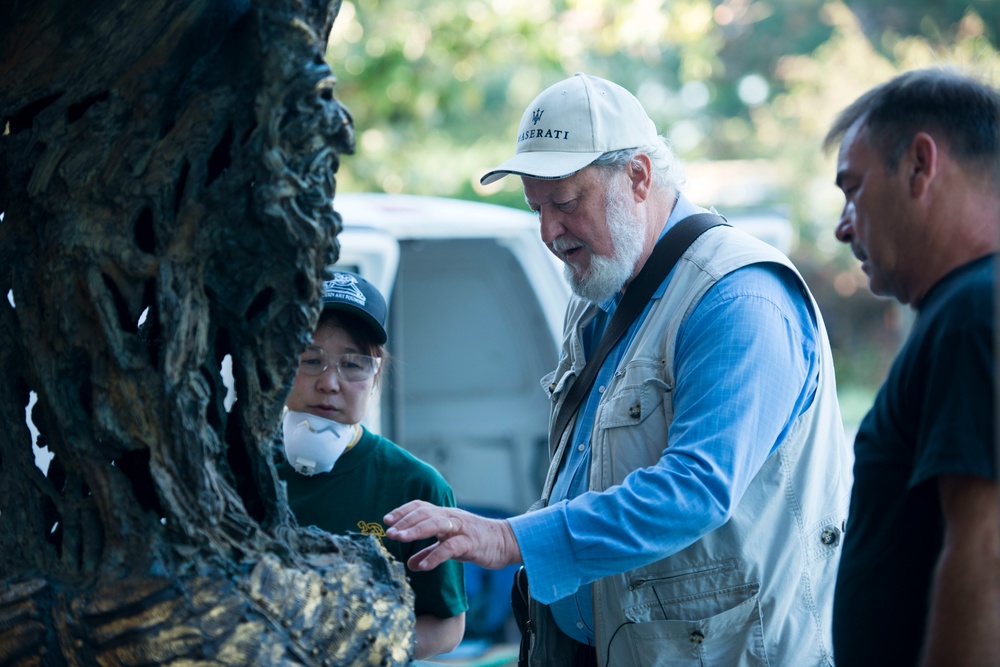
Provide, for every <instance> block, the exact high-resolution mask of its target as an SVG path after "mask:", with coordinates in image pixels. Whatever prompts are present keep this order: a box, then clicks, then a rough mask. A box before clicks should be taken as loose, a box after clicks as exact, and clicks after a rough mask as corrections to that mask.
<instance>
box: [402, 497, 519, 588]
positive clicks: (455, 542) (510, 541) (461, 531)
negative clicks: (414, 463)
mask: <svg viewBox="0 0 1000 667" xmlns="http://www.w3.org/2000/svg"><path fill="white" fill-rule="evenodd" d="M385 523H386V525H387V526H389V528H388V529H387V530H386V531H385V534H386V537H388V538H390V539H393V540H399V541H400V542H413V541H415V540H422V539H427V538H431V537H436V538H437V542H435V543H434V544H432V545H430V546H429V547H427V548H426V549H423V550H421V551H419V552H417V553H416V554H414V555H413V556H412V557H411V558H410V560H409V561H407V563H406V564H407V566H408V567H409V568H410V569H411V570H414V571H419V570H432V569H434V568H435V567H437V566H438V565H440V564H441V563H443V562H445V561H446V560H457V561H461V562H469V563H475V564H476V565H479V566H482V567H485V568H490V569H493V570H498V569H500V568H502V567H506V566H507V565H511V564H513V563H520V562H521V549H520V547H518V545H517V540H516V539H515V538H514V531H512V530H511V528H510V524H508V523H507V522H506V521H505V520H503V519H487V518H485V517H481V516H478V515H476V514H472V513H471V512H466V511H465V510H460V509H456V508H454V507H438V506H437V505H432V504H430V503H428V502H424V501H423V500H413V501H411V502H408V503H406V504H405V505H402V506H401V507H397V508H396V509H394V510H392V511H391V512H389V513H388V514H386V515H385Z"/></svg>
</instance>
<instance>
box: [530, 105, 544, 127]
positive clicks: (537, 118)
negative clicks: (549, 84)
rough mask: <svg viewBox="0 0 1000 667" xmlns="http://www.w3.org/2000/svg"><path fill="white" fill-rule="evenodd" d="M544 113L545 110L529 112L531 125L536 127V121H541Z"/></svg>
mask: <svg viewBox="0 0 1000 667" xmlns="http://www.w3.org/2000/svg"><path fill="white" fill-rule="evenodd" d="M543 113H545V109H535V110H534V111H532V112H531V124H532V125H538V121H540V120H541V119H542V114H543Z"/></svg>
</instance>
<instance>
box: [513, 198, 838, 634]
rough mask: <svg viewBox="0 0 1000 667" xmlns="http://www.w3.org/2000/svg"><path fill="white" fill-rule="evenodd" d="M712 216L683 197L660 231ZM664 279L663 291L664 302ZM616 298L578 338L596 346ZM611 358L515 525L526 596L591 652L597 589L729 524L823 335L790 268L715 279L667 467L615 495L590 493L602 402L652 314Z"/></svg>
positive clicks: (800, 390)
mask: <svg viewBox="0 0 1000 667" xmlns="http://www.w3.org/2000/svg"><path fill="white" fill-rule="evenodd" d="M701 212H704V209H702V208H700V207H697V206H695V205H694V204H692V203H691V202H690V201H689V200H688V199H687V198H685V197H684V196H683V195H681V196H680V197H679V198H678V201H677V204H676V205H675V206H674V210H673V211H672V212H671V214H670V217H669V218H668V219H667V223H666V225H665V226H664V230H663V233H666V232H667V231H668V230H669V229H670V228H672V227H673V226H674V225H675V224H677V223H678V222H679V221H680V220H682V219H683V218H686V217H687V216H689V215H692V214H695V213H701ZM669 281H670V275H669V274H668V276H667V278H666V279H665V280H664V281H663V284H661V285H660V287H659V288H658V289H657V291H656V292H655V294H654V296H653V299H654V300H655V299H659V298H660V297H662V295H663V293H664V291H665V290H666V287H667V284H668V283H669ZM619 301H620V297H619V296H615V297H613V298H612V299H609V300H608V301H607V302H605V303H602V304H600V307H601V310H602V311H603V312H602V313H599V314H598V316H597V317H595V319H594V321H592V322H591V323H590V325H588V327H587V329H586V330H585V331H583V342H584V346H585V350H586V354H587V356H588V357H589V356H590V354H591V353H592V352H593V351H594V350H595V349H596V347H597V344H598V342H599V341H600V337H601V335H602V334H603V332H604V328H605V327H606V326H607V323H608V322H609V321H610V319H611V316H612V315H613V314H614V310H615V309H616V308H617V307H618V303H619ZM649 309H650V306H649V305H647V306H646V308H645V310H644V311H643V312H642V314H641V315H640V316H639V317H638V318H636V321H635V322H633V324H632V326H631V327H630V328H629V330H628V332H627V333H626V334H625V336H624V337H623V338H622V341H621V342H620V343H619V344H618V345H617V346H616V347H615V348H614V349H613V350H611V352H610V353H609V354H608V356H607V358H606V360H605V362H604V364H603V365H602V367H601V369H600V371H599V372H598V374H597V377H596V378H595V380H594V385H593V387H592V389H591V391H590V393H589V395H588V396H587V398H586V400H585V402H584V403H583V404H582V405H581V407H580V415H579V417H578V419H577V421H576V426H575V428H574V432H573V437H572V439H571V441H570V445H569V447H568V448H567V454H566V456H565V457H564V459H563V461H562V464H561V466H560V469H559V475H558V477H557V479H556V482H555V485H554V487H553V492H552V494H551V498H550V505H549V506H548V507H546V508H544V509H541V510H539V511H536V512H530V513H528V514H524V515H521V516H518V517H514V518H511V519H509V522H510V525H511V528H512V529H513V531H514V535H515V537H516V538H517V542H518V545H519V546H520V549H521V555H522V558H523V560H524V563H525V567H526V570H527V572H528V580H529V583H530V587H531V593H532V597H534V598H535V599H536V600H538V601H539V602H542V603H545V604H549V605H550V609H551V611H552V613H553V617H554V618H555V621H556V623H557V624H558V625H559V627H560V629H562V630H563V632H565V633H566V634H568V635H569V636H570V637H573V638H574V639H576V640H577V641H579V642H582V643H585V644H593V643H594V631H593V627H594V623H593V604H592V599H591V598H592V593H591V587H590V586H588V585H586V584H589V583H591V582H593V581H595V580H597V579H599V578H601V577H604V576H607V575H611V574H617V573H620V572H625V571H627V570H631V569H634V568H636V567H641V566H643V565H647V564H649V563H652V562H655V561H657V560H660V559H662V558H665V557H667V556H669V555H670V554H673V553H676V552H678V551H680V550H681V549H683V548H685V547H687V546H688V545H690V544H692V543H694V542H695V541H697V540H698V539H699V538H701V537H702V536H704V535H705V534H707V533H709V532H711V531H712V530H714V529H715V528H717V527H719V526H721V525H722V524H723V523H725V521H726V520H727V518H728V517H729V514H730V511H731V509H732V508H733V507H735V506H736V504H737V503H738V502H739V500H740V498H741V497H742V496H743V493H744V492H745V491H746V489H747V487H748V486H749V484H750V482H751V481H752V480H753V478H754V476H755V475H756V474H757V472H758V471H759V470H760V468H761V466H762V465H763V463H764V461H765V460H766V459H767V457H768V456H770V454H771V453H772V452H773V451H774V449H775V448H776V447H777V445H778V444H779V443H780V442H781V441H782V439H783V438H784V436H785V433H786V432H787V430H788V428H789V426H790V425H791V424H792V422H793V421H794V420H795V419H796V418H797V417H798V416H799V415H800V414H801V413H802V412H803V411H805V410H806V409H807V408H808V407H809V405H810V404H811V402H812V398H813V395H814V393H815V391H816V387H817V384H818V377H819V356H818V351H817V340H818V333H817V331H816V323H815V321H814V320H813V315H812V313H811V310H810V307H809V303H808V300H807V299H806V298H804V297H803V294H802V292H801V290H800V288H799V285H798V281H797V279H796V278H795V277H794V276H793V275H792V274H791V272H789V271H788V270H787V269H785V268H784V267H780V266H777V265H770V264H757V265H751V266H747V267H743V268H741V269H738V270H736V271H734V272H732V273H730V274H728V275H726V276H724V277H723V278H722V279H721V280H719V281H718V282H717V283H716V284H715V285H714V286H712V288H711V289H709V290H708V292H707V293H706V294H705V295H704V297H702V299H701V301H700V302H699V303H698V305H697V306H696V307H695V308H694V310H693V311H692V312H691V314H690V315H689V316H688V318H687V319H686V320H685V321H684V323H683V324H682V325H681V328H680V330H679V331H678V336H677V345H676V359H675V364H676V367H675V377H676V386H677V388H678V389H677V391H676V392H675V396H674V420H673V422H672V423H671V425H670V429H669V431H668V434H667V440H668V441H669V443H670V447H669V448H667V443H666V442H665V443H663V445H664V453H663V456H662V457H661V459H660V460H659V462H658V463H657V464H656V465H655V466H653V467H650V468H646V469H643V470H638V471H635V472H633V473H632V474H630V475H629V476H628V477H627V478H626V479H625V481H624V483H622V484H621V485H619V486H616V487H613V488H611V489H608V490H606V491H604V492H601V493H597V492H592V491H588V490H587V489H588V486H589V471H590V454H591V451H590V435H591V431H592V429H593V424H594V416H595V413H596V410H597V405H598V403H599V402H600V398H601V394H602V393H603V391H604V388H605V387H607V385H608V383H609V382H610V380H611V378H612V377H613V375H614V372H615V370H616V369H617V367H618V364H619V362H620V361H621V358H622V355H623V354H624V352H625V350H626V349H628V345H629V343H630V342H631V340H632V338H633V337H634V335H635V332H636V331H637V330H638V327H639V326H640V324H641V322H642V320H643V318H645V316H646V314H647V313H648V312H649Z"/></svg>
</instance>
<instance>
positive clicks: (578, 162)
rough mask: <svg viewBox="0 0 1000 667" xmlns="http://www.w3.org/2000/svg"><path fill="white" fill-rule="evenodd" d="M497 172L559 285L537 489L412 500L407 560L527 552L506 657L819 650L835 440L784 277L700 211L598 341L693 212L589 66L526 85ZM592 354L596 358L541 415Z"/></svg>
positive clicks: (838, 448) (479, 558) (613, 660)
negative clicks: (641, 293) (517, 502)
mask: <svg viewBox="0 0 1000 667" xmlns="http://www.w3.org/2000/svg"><path fill="white" fill-rule="evenodd" d="M509 174H514V175H517V176H520V177H521V180H522V184H523V186H524V194H525V199H526V201H527V204H528V206H529V207H530V208H531V209H532V210H533V211H535V212H536V213H537V214H538V221H539V229H540V233H541V237H542V240H543V241H544V242H545V244H546V245H547V246H548V247H549V249H550V250H551V251H552V252H553V253H554V254H555V255H556V256H557V257H559V259H561V260H562V261H563V262H564V263H565V271H566V277H567V279H568V280H569V282H570V283H571V285H572V287H573V291H574V293H575V296H574V298H573V299H572V300H571V301H570V304H569V306H568V310H567V314H566V320H565V332H564V343H563V349H562V354H561V356H560V359H559V362H558V365H557V368H556V370H555V371H553V372H552V373H550V374H549V375H548V376H547V377H546V378H544V379H543V380H542V386H543V388H544V390H545V392H546V394H547V395H548V397H549V399H550V401H551V404H552V424H553V427H552V428H553V430H552V432H551V433H550V453H551V455H552V458H551V463H550V467H549V473H548V478H547V481H546V483H545V486H544V489H543V497H542V499H541V501H539V503H537V504H536V505H535V506H534V507H533V510H532V511H529V512H527V513H525V514H523V515H520V516H517V517H511V518H509V519H506V520H490V519H485V518H482V517H478V516H475V515H473V514H470V513H467V512H463V511H461V510H455V509H450V508H439V507H435V506H433V505H429V504H427V503H421V502H415V503H408V504H406V505H404V506H402V507H400V508H397V509H395V510H393V511H392V512H390V513H389V514H388V515H387V516H386V524H387V525H389V526H391V527H390V528H389V529H388V531H387V534H388V536H389V537H390V538H392V539H399V540H403V541H410V540H414V539H420V538H428V537H436V538H437V542H436V543H435V544H434V545H432V546H430V547H428V548H426V549H424V550H422V551H421V552H420V553H418V554H416V555H415V556H413V557H412V558H411V559H410V567H411V568H412V569H414V570H426V569H431V568H433V567H435V566H437V565H438V564H440V563H442V562H444V561H446V560H448V559H456V560H460V561H473V562H476V563H478V564H480V565H482V566H485V567H494V568H496V567H503V566H506V565H508V564H511V563H523V564H524V571H525V572H526V573H527V581H528V588H529V592H530V598H531V599H530V603H529V612H528V613H529V617H530V622H529V623H527V624H526V625H525V631H526V632H527V633H528V636H527V637H526V640H527V641H525V642H523V643H522V646H527V645H530V652H529V653H530V654H529V655H527V656H524V658H523V661H522V663H523V664H530V665H539V666H540V665H565V666H576V665H601V666H605V665H629V666H633V665H654V664H656V665H659V664H677V665H695V664H725V665H733V666H740V665H766V664H782V665H829V664H832V659H831V653H832V646H831V639H830V625H831V622H830V616H831V611H832V602H833V601H832V596H833V584H834V579H835V573H836V568H837V562H838V560H839V556H840V539H841V531H842V526H843V523H844V521H845V519H846V509H847V501H848V495H849V487H850V471H849V450H848V448H847V446H846V443H845V441H844V435H843V427H842V424H841V417H840V411H839V408H838V405H837V396H836V387H835V382H834V372H833V363H832V359H831V354H830V347H829V343H828V341H827V337H826V331H825V328H824V325H823V320H822V317H821V316H820V313H819V309H818V308H817V306H816V303H815V301H814V300H813V299H812V297H811V295H810V294H809V291H808V289H807V288H806V285H805V283H804V281H803V280H802V278H801V276H800V275H799V274H798V272H797V271H796V270H795V268H794V267H793V266H792V265H791V263H790V262H789V260H788V259H787V258H786V257H785V256H784V255H782V254H781V253H780V252H778V251H777V250H775V249H774V248H772V247H770V246H768V245H766V244H764V243H763V242H761V241H758V240H756V239H754V238H752V237H750V236H748V235H746V234H744V233H742V232H740V231H737V230H736V229H734V228H733V227H731V226H728V225H723V226H716V227H713V228H710V229H708V230H707V231H704V232H703V233H702V234H701V235H700V236H699V237H698V238H697V239H696V240H695V241H694V242H693V243H691V244H690V246H688V247H687V250H686V251H685V252H684V254H683V256H682V257H681V258H680V261H678V262H677V263H676V265H675V266H674V268H673V269H672V270H671V271H670V272H669V273H668V274H667V275H666V277H664V278H658V279H657V282H656V283H655V285H656V287H655V289H654V290H653V293H652V296H651V298H649V299H648V300H646V302H644V303H641V306H642V307H641V313H640V314H639V316H638V317H637V318H636V319H635V320H634V321H633V322H632V323H631V325H630V326H629V327H628V328H627V330H626V332H625V334H624V336H623V337H622V339H621V340H620V341H619V342H618V343H617V344H616V345H615V346H614V347H613V348H612V349H611V351H610V353H609V354H608V355H607V356H606V357H605V358H604V360H603V361H601V360H600V359H597V360H595V359H594V352H595V350H596V349H597V348H598V346H599V341H600V340H601V337H602V335H603V332H604V331H605V329H606V328H607V327H608V326H609V322H612V321H613V317H614V313H615V311H616V309H617V308H618V307H619V305H620V304H621V303H622V299H623V298H627V297H628V294H629V290H631V289H633V285H634V284H636V283H634V282H633V281H634V280H635V279H636V277H637V275H638V274H639V273H640V271H642V269H643V268H644V266H645V265H646V264H647V262H648V261H649V258H650V257H651V255H652V253H653V251H654V246H656V244H657V242H658V241H659V240H660V239H661V237H663V236H664V235H669V234H671V230H674V229H675V228H685V226H686V224H687V223H686V222H684V220H685V219H686V218H688V217H689V216H692V215H695V214H699V213H705V211H704V209H702V208H700V207H698V206H696V205H695V204H694V203H692V202H691V201H690V200H688V199H687V198H686V197H685V196H684V195H683V193H682V192H681V186H682V183H683V174H682V168H681V164H680V163H679V161H678V160H677V158H676V156H675V155H674V154H673V152H672V151H671V150H670V148H669V146H668V145H667V144H666V142H665V141H664V140H663V138H662V137H660V136H659V135H658V133H657V131H656V128H655V125H654V124H653V122H652V120H651V119H650V118H649V117H648V116H647V115H646V112H645V111H644V110H643V108H642V106H641V105H640V103H639V102H638V100H637V99H636V98H635V97H633V96H632V95H631V94H630V93H629V92H628V91H626V90H625V89H624V88H622V87H621V86H618V85H617V84H614V83H612V82H610V81H606V80H604V79H600V78H597V77H593V76H588V75H585V74H577V75H576V76H573V77H570V78H569V79H566V80H564V81H561V82H559V83H557V84H555V85H553V86H551V87H549V88H548V89H546V90H545V91H543V92H542V93H541V94H540V95H539V96H538V97H536V98H535V100H534V101H533V102H532V103H531V105H530V106H529V107H528V109H527V110H526V111H525V113H524V115H523V117H522V121H521V126H520V128H519V130H518V141H517V150H516V154H515V155H514V157H512V158H511V159H509V160H507V161H506V162H504V163H503V164H501V165H500V166H499V167H497V168H496V169H494V170H493V171H491V172H489V173H488V174H486V175H485V176H484V177H483V179H482V181H483V183H490V182H492V181H494V180H496V179H499V178H502V177H504V176H506V175H509ZM672 238H673V235H671V236H670V238H669V239H668V240H670V239H672ZM671 242H672V241H671ZM649 263H650V264H655V262H649ZM588 364H594V365H593V366H591V368H596V369H598V370H597V375H596V377H595V378H594V381H593V384H592V385H591V386H590V388H589V390H588V391H587V392H586V394H585V395H584V396H583V398H582V400H581V401H580V403H579V407H578V408H577V410H576V412H575V413H574V412H572V410H571V414H573V418H572V419H570V420H569V422H568V425H567V426H566V427H565V428H560V425H561V422H560V421H559V416H560V414H561V410H562V409H563V408H564V405H565V404H566V402H567V395H568V394H569V393H570V392H571V391H572V388H573V387H574V386H575V382H576V381H577V380H578V379H579V378H580V375H581V372H583V371H584V370H585V368H586V367H587V365H588ZM570 403H572V401H571V402H570Z"/></svg>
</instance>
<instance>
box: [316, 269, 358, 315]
mask: <svg viewBox="0 0 1000 667" xmlns="http://www.w3.org/2000/svg"><path fill="white" fill-rule="evenodd" d="M323 298H325V299H339V300H341V301H350V302H351V303H356V304H358V305H359V306H361V307H362V308H363V307H364V305H365V302H366V301H367V298H366V297H365V294H364V292H362V291H361V288H360V287H358V279H357V278H355V277H354V276H349V275H347V274H346V273H337V274H335V275H334V278H333V280H327V281H326V282H324V283H323Z"/></svg>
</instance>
